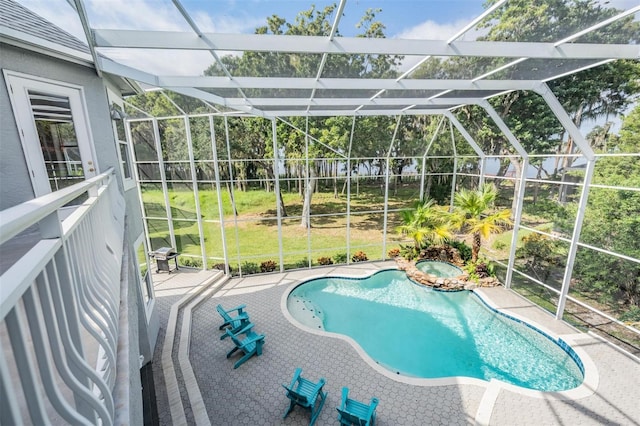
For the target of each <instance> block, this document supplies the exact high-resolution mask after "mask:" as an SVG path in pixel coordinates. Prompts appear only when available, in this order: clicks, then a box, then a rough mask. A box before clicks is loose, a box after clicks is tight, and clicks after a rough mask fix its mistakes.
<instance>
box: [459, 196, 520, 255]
mask: <svg viewBox="0 0 640 426" xmlns="http://www.w3.org/2000/svg"><path fill="white" fill-rule="evenodd" d="M497 194H498V191H497V189H496V187H495V186H494V185H490V184H485V185H483V186H482V187H480V188H479V189H477V190H474V191H471V190H467V189H463V190H462V191H459V192H458V193H456V194H455V196H454V198H453V204H454V222H455V223H456V224H457V226H458V227H459V229H463V230H466V231H467V232H469V233H471V234H473V244H472V246H471V261H472V262H476V261H477V260H478V253H480V247H481V245H482V238H488V237H489V235H490V234H494V233H498V232H500V231H502V230H503V229H504V227H505V226H507V225H510V224H511V220H510V219H509V218H510V216H511V210H508V209H503V210H498V211H496V212H494V213H492V214H488V215H487V211H488V210H489V209H490V208H492V207H493V204H494V202H495V199H496V195H497Z"/></svg>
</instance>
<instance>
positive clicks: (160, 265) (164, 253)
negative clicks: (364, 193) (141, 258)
mask: <svg viewBox="0 0 640 426" xmlns="http://www.w3.org/2000/svg"><path fill="white" fill-rule="evenodd" d="M178 255H179V253H178V252H177V251H176V249H174V248H173V247H160V248H159V249H157V250H154V251H152V252H151V253H149V256H151V257H153V258H154V259H155V260H156V272H160V271H167V272H168V273H171V271H172V269H171V267H170V266H169V261H170V260H171V259H173V260H174V261H175V264H176V266H175V268H174V270H178Z"/></svg>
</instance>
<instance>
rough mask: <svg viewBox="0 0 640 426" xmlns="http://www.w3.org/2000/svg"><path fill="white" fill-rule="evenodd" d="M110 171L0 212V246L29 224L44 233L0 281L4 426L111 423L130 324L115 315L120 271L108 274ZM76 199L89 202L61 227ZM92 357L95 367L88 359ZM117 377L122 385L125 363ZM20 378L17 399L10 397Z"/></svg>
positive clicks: (116, 211) (114, 230)
mask: <svg viewBox="0 0 640 426" xmlns="http://www.w3.org/2000/svg"><path fill="white" fill-rule="evenodd" d="M112 174H113V169H110V170H109V171H108V172H107V173H104V174H102V175H99V176H96V177H95V178H91V179H88V180H86V181H84V182H81V183H78V184H76V185H73V186H71V187H68V188H65V189H63V190H60V191H56V192H54V193H50V194H47V195H45V196H43V197H39V198H37V199H35V200H32V201H28V202H26V203H23V204H21V205H18V206H15V207H12V208H9V209H7V210H4V211H2V212H0V244H3V243H6V242H7V241H9V240H10V239H12V238H13V237H15V236H17V237H16V238H22V237H21V236H19V234H20V233H21V232H22V231H24V230H25V229H28V228H30V227H32V226H34V225H36V224H38V225H39V226H40V229H41V230H42V231H43V232H42V235H41V239H40V240H39V241H37V242H36V243H35V245H34V246H33V247H32V248H31V249H29V250H28V251H27V252H26V253H25V254H24V255H23V256H22V257H21V258H20V259H18V260H17V261H16V262H15V263H14V264H13V265H11V266H10V267H9V268H8V269H7V270H6V271H5V272H3V274H2V277H1V278H2V283H3V291H2V292H0V321H1V322H2V323H3V324H4V325H5V327H6V330H7V333H6V335H0V341H1V343H2V351H0V391H1V393H2V396H1V397H0V410H1V411H2V413H0V422H1V423H2V424H23V423H31V424H49V423H51V419H53V418H56V416H55V415H53V412H52V411H55V412H56V413H57V416H59V417H60V418H61V419H62V420H63V421H64V422H65V423H68V424H85V425H93V424H101V425H112V424H114V418H115V406H116V404H115V403H114V399H113V390H114V383H115V377H116V372H117V369H116V367H117V366H116V362H117V360H116V357H115V354H116V351H117V350H118V348H122V347H123V341H122V339H127V335H126V333H125V335H122V334H121V331H122V330H123V329H124V330H125V331H127V330H128V322H127V318H126V317H125V316H123V315H121V312H120V310H119V308H120V297H121V292H122V291H123V290H122V288H121V287H120V282H121V281H120V276H121V274H120V273H115V274H113V273H111V271H112V270H116V271H118V272H120V271H121V268H122V265H123V253H124V252H123V248H122V247H123V243H124V230H123V225H124V210H125V204H124V199H123V197H122V196H121V194H120V193H119V191H118V189H117V188H115V186H116V185H117V182H116V181H115V180H114V179H112V176H111V175H112ZM83 194H87V195H88V198H87V199H86V200H85V201H84V202H83V203H82V204H80V205H78V206H74V210H73V211H72V212H71V214H69V215H68V216H67V217H66V218H65V219H64V220H63V221H62V222H60V221H59V220H58V214H57V212H58V210H59V209H60V208H61V207H63V206H65V205H66V204H67V203H68V202H69V201H71V200H73V199H77V198H78V197H79V196H82V195H83ZM42 236H44V237H45V238H42ZM124 261H126V259H125V260H124ZM96 350H97V351H98V361H97V363H95V360H94V359H93V358H88V356H87V354H89V353H95V351H96ZM125 352H127V354H128V349H125ZM119 353H121V352H119ZM6 354H11V356H12V358H13V360H14V362H15V369H11V368H10V367H9V366H8V365H7V361H6V358H5V356H6ZM127 354H125V356H127ZM118 374H119V375H120V377H122V378H124V379H125V380H127V381H128V377H129V374H130V371H129V369H128V365H124V364H123V365H122V368H120V369H119V370H118ZM18 380H19V381H20V386H19V387H18V388H21V389H22V391H23V392H24V394H25V398H24V399H20V400H19V399H18V398H15V397H14V396H13V395H14V393H15V392H17V391H18V390H17V389H15V388H14V383H17V381H18ZM68 391H71V393H70V394H69V395H70V396H69V397H67V392H68ZM125 393H126V392H125ZM119 397H120V398H123V397H126V398H129V394H128V393H127V394H126V395H125V394H120V395H119ZM47 401H48V402H47ZM21 404H23V405H24V407H21V406H20V405H21ZM25 413H26V414H25Z"/></svg>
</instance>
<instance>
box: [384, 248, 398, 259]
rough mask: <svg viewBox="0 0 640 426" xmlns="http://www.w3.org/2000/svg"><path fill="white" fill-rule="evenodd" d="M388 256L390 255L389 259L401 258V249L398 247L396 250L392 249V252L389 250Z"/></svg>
mask: <svg viewBox="0 0 640 426" xmlns="http://www.w3.org/2000/svg"><path fill="white" fill-rule="evenodd" d="M387 255H388V256H389V257H391V258H395V257H398V256H400V249H399V248H397V247H396V248H392V249H391V250H389V251H388V252H387Z"/></svg>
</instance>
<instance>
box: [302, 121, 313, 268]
mask: <svg viewBox="0 0 640 426" xmlns="http://www.w3.org/2000/svg"><path fill="white" fill-rule="evenodd" d="M304 153H305V157H304V158H305V167H306V176H307V179H306V181H305V189H304V191H305V192H306V191H307V188H309V185H311V174H310V173H311V171H310V170H309V116H308V115H307V117H306V120H305V127H304ZM303 213H304V212H303ZM306 213H307V217H306V222H307V266H308V267H309V268H311V206H309V209H308V210H307V212H306Z"/></svg>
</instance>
